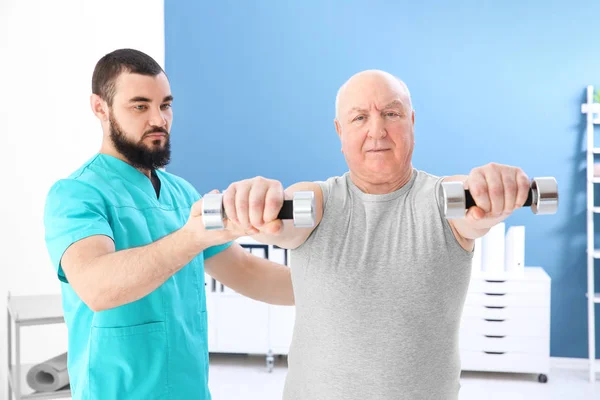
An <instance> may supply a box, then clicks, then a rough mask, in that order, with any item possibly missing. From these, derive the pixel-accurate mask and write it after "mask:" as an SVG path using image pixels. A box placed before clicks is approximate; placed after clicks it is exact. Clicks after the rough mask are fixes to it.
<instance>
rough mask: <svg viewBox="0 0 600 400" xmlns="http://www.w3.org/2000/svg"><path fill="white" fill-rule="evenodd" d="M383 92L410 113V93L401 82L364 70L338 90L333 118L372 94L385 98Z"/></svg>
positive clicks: (388, 74)
mask: <svg viewBox="0 0 600 400" xmlns="http://www.w3.org/2000/svg"><path fill="white" fill-rule="evenodd" d="M385 92H389V94H388V97H393V96H396V97H397V98H398V100H400V101H401V102H402V104H403V106H404V107H405V109H406V111H408V112H411V111H412V101H411V98H410V92H409V90H408V87H407V86H406V84H405V83H404V82H403V81H402V80H400V79H399V78H398V77H396V76H394V75H392V74H390V73H388V72H385V71H380V70H366V71H362V72H359V73H357V74H355V75H353V76H351V77H350V79H348V80H347V81H346V82H345V83H344V84H343V85H342V86H341V87H340V88H339V90H338V92H337V95H336V98H335V117H336V118H337V119H339V118H340V117H341V116H342V113H345V112H348V111H349V110H350V109H351V108H352V107H355V105H354V104H352V103H358V102H360V101H361V99H363V98H365V97H367V96H372V95H373V94H376V95H377V96H378V97H381V96H383V97H385V96H386V93H385Z"/></svg>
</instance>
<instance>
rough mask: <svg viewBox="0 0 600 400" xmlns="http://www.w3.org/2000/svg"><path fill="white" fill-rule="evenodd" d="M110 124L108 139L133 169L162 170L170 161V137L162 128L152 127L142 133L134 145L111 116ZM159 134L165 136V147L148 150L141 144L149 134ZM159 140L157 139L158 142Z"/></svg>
mask: <svg viewBox="0 0 600 400" xmlns="http://www.w3.org/2000/svg"><path fill="white" fill-rule="evenodd" d="M108 119H109V122H110V138H111V140H112V142H113V144H114V146H115V148H116V149H117V151H118V152H119V153H121V155H123V156H124V157H125V158H126V159H127V161H129V162H130V163H131V165H132V166H133V167H135V168H140V169H149V170H154V169H157V168H162V167H164V166H165V165H167V164H169V162H170V161H171V142H170V135H169V133H168V132H167V131H166V129H164V128H160V127H154V128H152V129H150V130H149V131H148V132H144V135H143V136H142V139H141V140H140V141H139V142H138V143H135V142H133V141H131V140H129V139H128V138H127V136H126V135H125V133H124V132H123V129H121V127H120V126H119V123H118V122H117V121H116V120H115V119H114V117H113V116H112V114H111V115H110V116H109V118H108ZM156 132H161V133H164V134H165V135H166V137H165V145H164V146H162V147H159V146H160V145H158V146H157V147H156V148H149V147H148V146H146V144H144V143H143V142H142V140H144V137H146V135H149V134H151V133H156ZM160 140H161V139H157V141H160Z"/></svg>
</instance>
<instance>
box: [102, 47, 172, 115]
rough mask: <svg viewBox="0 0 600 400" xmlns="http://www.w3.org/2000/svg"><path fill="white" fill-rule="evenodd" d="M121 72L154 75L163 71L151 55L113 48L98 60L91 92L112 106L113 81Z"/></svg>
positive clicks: (113, 94) (114, 81)
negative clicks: (113, 49)
mask: <svg viewBox="0 0 600 400" xmlns="http://www.w3.org/2000/svg"><path fill="white" fill-rule="evenodd" d="M123 72H129V73H133V74H141V75H148V76H156V75H158V74H160V73H161V72H162V73H164V72H165V71H163V69H162V67H161V66H160V65H158V63H157V62H156V61H155V60H154V59H153V58H152V57H150V56H149V55H147V54H145V53H142V52H141V51H139V50H134V49H119V50H115V51H113V52H111V53H108V54H106V55H105V56H104V57H102V58H101V59H100V60H98V63H97V64H96V68H94V74H93V76H92V93H94V94H97V95H98V96H100V98H102V99H103V100H104V101H106V102H107V103H108V105H109V106H112V102H113V98H114V96H115V83H116V81H117V78H118V76H119V75H120V74H121V73H123Z"/></svg>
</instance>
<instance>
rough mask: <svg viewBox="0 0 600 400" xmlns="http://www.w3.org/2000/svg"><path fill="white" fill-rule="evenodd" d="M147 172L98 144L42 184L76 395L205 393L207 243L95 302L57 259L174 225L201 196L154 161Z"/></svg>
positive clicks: (137, 240) (129, 242) (131, 242)
mask: <svg viewBox="0 0 600 400" xmlns="http://www.w3.org/2000/svg"><path fill="white" fill-rule="evenodd" d="M156 175H157V176H158V178H159V179H160V191H159V195H158V196H157V194H156V191H155V189H154V186H153V185H152V183H151V181H150V179H148V177H147V176H145V175H143V174H142V173H141V172H139V171H138V170H137V169H135V168H133V167H132V166H131V165H129V164H127V163H125V162H123V161H121V160H119V159H117V158H115V157H112V156H108V155H105V154H97V155H95V156H94V157H93V158H92V159H90V160H89V161H88V162H86V163H85V164H84V165H83V166H82V167H81V168H79V169H78V170H77V171H75V172H74V173H73V174H71V176H69V177H68V178H67V179H61V180H59V181H58V182H56V183H55V184H54V185H53V186H52V188H51V189H50V191H49V193H48V196H47V200H46V206H45V210H44V224H45V235H46V245H47V248H48V252H49V254H50V258H51V261H52V264H53V265H54V268H55V270H56V273H57V276H58V278H59V279H60V281H61V288H62V302H63V308H64V316H65V322H66V325H67V328H68V334H69V340H68V343H69V344H68V372H69V378H70V383H71V391H72V396H73V399H74V400H80V399H81V400H83V399H85V400H87V399H90V400H93V399H98V400H112V399H128V400H136V399H140V400H142V399H143V400H149V399H177V400H179V399H200V400H207V399H211V395H210V391H209V388H208V365H209V364H208V342H207V340H208V339H207V316H206V297H205V286H204V260H205V259H207V258H209V257H211V256H213V255H215V254H217V253H219V252H221V251H223V250H224V249H226V248H227V247H228V246H229V245H231V242H230V243H226V244H224V245H220V246H215V247H211V248H208V249H206V250H205V251H204V252H202V253H200V254H199V255H198V256H197V257H195V258H194V259H193V260H192V261H191V262H190V263H189V264H188V265H186V266H185V267H183V268H182V269H181V270H179V271H178V272H177V273H176V274H175V275H173V276H171V277H170V278H169V279H168V280H167V281H166V282H165V283H164V284H162V285H161V286H160V287H159V288H157V289H156V290H155V291H153V292H152V293H150V294H148V295H147V296H145V297H144V298H142V299H140V300H137V301H134V302H132V303H129V304H125V305H122V306H120V307H116V308H113V309H109V310H104V311H100V312H94V311H92V310H91V309H90V308H88V307H87V306H86V304H85V303H84V302H83V301H82V300H81V299H80V298H79V296H78V295H77V293H75V291H74V290H73V288H72V287H71V285H70V284H69V282H68V280H67V279H66V277H65V274H64V272H63V270H62V268H61V265H60V261H61V257H62V256H63V253H64V252H65V250H66V249H67V248H68V247H69V246H70V245H71V244H73V243H74V242H76V241H78V240H80V239H83V238H85V237H88V236H91V235H106V236H108V237H110V238H111V239H112V240H113V241H114V243H115V248H116V251H119V250H124V249H130V248H132V247H138V246H145V245H148V244H150V243H152V242H154V241H156V240H158V239H160V238H162V237H164V236H166V235H168V234H170V233H172V232H174V231H176V230H178V229H179V228H181V227H182V226H183V225H184V224H185V223H186V221H187V219H188V217H189V213H190V208H191V206H192V204H194V202H196V201H197V200H199V199H200V198H201V196H200V195H199V194H198V192H197V191H196V190H195V189H194V187H193V186H192V185H191V184H190V183H188V182H186V181H185V180H184V179H182V178H180V177H177V176H175V175H173V174H170V173H167V172H164V171H161V170H157V171H156Z"/></svg>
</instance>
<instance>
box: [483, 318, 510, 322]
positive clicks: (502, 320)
mask: <svg viewBox="0 0 600 400" xmlns="http://www.w3.org/2000/svg"><path fill="white" fill-rule="evenodd" d="M484 320H485V321H488V322H504V321H506V320H504V319H492V318H484Z"/></svg>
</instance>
